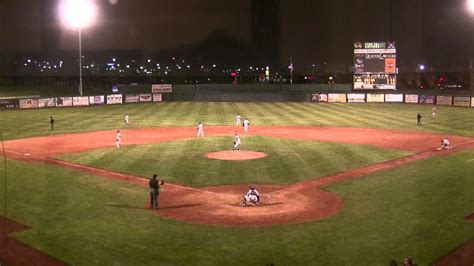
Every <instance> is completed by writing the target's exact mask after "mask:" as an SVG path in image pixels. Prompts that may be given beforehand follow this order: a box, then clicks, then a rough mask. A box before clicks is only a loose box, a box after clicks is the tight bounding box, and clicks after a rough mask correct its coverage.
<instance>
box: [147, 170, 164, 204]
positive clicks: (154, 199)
mask: <svg viewBox="0 0 474 266" xmlns="http://www.w3.org/2000/svg"><path fill="white" fill-rule="evenodd" d="M156 178H157V175H156V174H155V175H153V177H152V178H150V181H149V182H148V185H149V186H150V208H151V209H154V210H157V209H158V195H159V194H160V183H159V182H158V179H156ZM163 184H164V182H163V181H161V185H163Z"/></svg>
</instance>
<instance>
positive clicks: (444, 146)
mask: <svg viewBox="0 0 474 266" xmlns="http://www.w3.org/2000/svg"><path fill="white" fill-rule="evenodd" d="M449 149H451V146H449V140H448V139H442V140H441V150H449Z"/></svg>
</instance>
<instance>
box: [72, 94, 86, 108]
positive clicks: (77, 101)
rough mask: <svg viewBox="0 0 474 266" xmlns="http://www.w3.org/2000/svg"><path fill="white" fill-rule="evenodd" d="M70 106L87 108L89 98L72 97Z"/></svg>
mask: <svg viewBox="0 0 474 266" xmlns="http://www.w3.org/2000/svg"><path fill="white" fill-rule="evenodd" d="M72 105H73V106H87V105H89V97H87V96H81V97H73V98H72Z"/></svg>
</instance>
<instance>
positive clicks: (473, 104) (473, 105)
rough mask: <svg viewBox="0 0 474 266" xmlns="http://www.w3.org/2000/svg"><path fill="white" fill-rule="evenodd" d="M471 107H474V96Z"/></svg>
mask: <svg viewBox="0 0 474 266" xmlns="http://www.w3.org/2000/svg"><path fill="white" fill-rule="evenodd" d="M471 107H474V97H472V98H471Z"/></svg>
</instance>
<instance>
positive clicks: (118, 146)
mask: <svg viewBox="0 0 474 266" xmlns="http://www.w3.org/2000/svg"><path fill="white" fill-rule="evenodd" d="M121 141H122V134H120V130H117V134H115V145H116V146H117V148H120V145H121V143H120V142H121Z"/></svg>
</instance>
